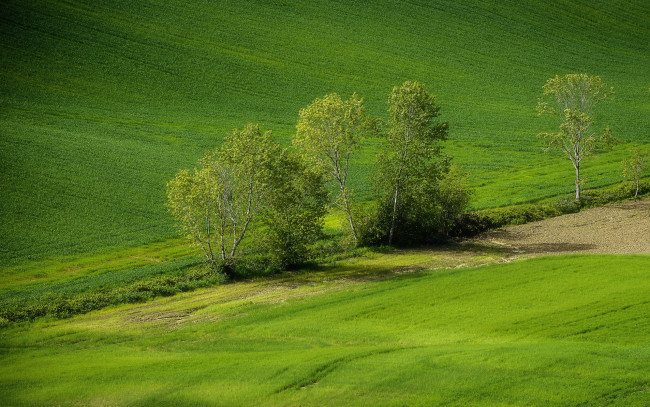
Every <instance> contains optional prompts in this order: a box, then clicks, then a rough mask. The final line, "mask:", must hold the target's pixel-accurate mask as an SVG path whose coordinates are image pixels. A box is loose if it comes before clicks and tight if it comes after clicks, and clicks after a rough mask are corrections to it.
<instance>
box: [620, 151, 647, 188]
mask: <svg viewBox="0 0 650 407" xmlns="http://www.w3.org/2000/svg"><path fill="white" fill-rule="evenodd" d="M622 165H623V177H625V179H627V180H629V181H631V182H633V183H634V184H635V186H636V191H635V192H634V199H636V198H637V197H638V196H639V182H640V181H641V177H642V175H643V173H644V172H645V171H646V170H647V169H648V154H647V153H646V154H642V153H641V151H640V150H639V148H638V147H636V148H634V149H633V150H632V155H631V156H630V157H629V158H626V159H625V160H623V162H622Z"/></svg>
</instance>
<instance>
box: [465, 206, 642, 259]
mask: <svg viewBox="0 0 650 407" xmlns="http://www.w3.org/2000/svg"><path fill="white" fill-rule="evenodd" d="M478 240H479V241H483V242H489V243H493V244H497V245H499V246H503V247H506V248H510V249H512V250H513V252H515V253H516V254H519V255H521V256H523V257H532V256H542V255H553V254H570V253H585V254H650V198H646V199H643V200H639V201H629V202H624V203H619V204H611V205H607V206H603V207H600V208H594V209H589V210H585V211H582V212H580V213H574V214H570V215H564V216H559V217H557V218H552V219H547V220H543V221H539V222H533V223H528V224H525V225H517V226H509V227H505V228H502V229H498V230H495V231H492V232H488V233H485V234H483V235H481V236H479V238H478Z"/></svg>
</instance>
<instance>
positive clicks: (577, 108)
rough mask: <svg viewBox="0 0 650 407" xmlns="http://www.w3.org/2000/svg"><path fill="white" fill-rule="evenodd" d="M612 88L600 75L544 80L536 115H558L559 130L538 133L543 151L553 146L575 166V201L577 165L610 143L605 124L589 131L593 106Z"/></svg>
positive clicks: (579, 181) (579, 180) (566, 76)
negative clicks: (597, 130)
mask: <svg viewBox="0 0 650 407" xmlns="http://www.w3.org/2000/svg"><path fill="white" fill-rule="evenodd" d="M611 93H613V88H610V89H609V90H607V89H606V85H605V82H603V80H602V79H601V77H600V76H589V75H587V74H568V75H565V76H563V77H560V76H556V77H555V78H550V79H549V80H548V81H546V84H545V85H544V87H543V95H542V97H541V98H540V100H539V103H538V105H537V110H538V112H539V114H540V115H541V114H545V113H548V114H552V115H556V116H558V117H560V119H561V123H560V131H559V132H557V133H542V134H539V135H538V137H540V138H542V139H544V141H545V144H546V146H547V150H549V149H552V148H557V149H559V150H560V151H562V152H563V153H564V155H565V156H566V157H567V158H568V159H569V160H570V161H571V164H573V168H574V169H575V189H576V200H578V201H579V200H580V186H581V179H580V166H581V164H582V160H583V159H584V158H585V157H587V156H589V155H590V154H592V153H593V152H594V151H595V150H596V148H597V147H598V146H599V145H601V144H603V143H604V144H607V145H611V143H613V142H614V138H613V137H612V134H611V129H610V128H609V127H606V128H605V131H604V132H603V134H602V135H600V136H596V135H595V133H594V132H593V131H592V125H593V109H594V107H595V106H596V105H598V104H599V103H600V102H602V101H603V100H605V99H606V98H607V97H608V96H609V95H610V94H611Z"/></svg>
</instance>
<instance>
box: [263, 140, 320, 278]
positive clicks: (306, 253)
mask: <svg viewBox="0 0 650 407" xmlns="http://www.w3.org/2000/svg"><path fill="white" fill-rule="evenodd" d="M278 164H279V168H278V169H277V171H275V174H276V176H277V177H278V178H277V179H276V180H275V182H274V184H273V185H274V188H273V191H272V193H270V194H269V198H268V199H269V202H268V206H267V207H266V208H265V209H264V213H263V214H262V222H263V223H264V225H266V229H265V230H263V231H262V233H261V236H260V240H261V241H262V247H263V250H264V251H265V252H267V253H268V254H270V257H271V258H270V259H269V260H270V263H271V264H274V265H276V266H277V267H278V268H286V267H292V266H295V265H299V264H302V263H304V262H306V261H308V260H310V259H311V258H312V257H313V256H312V253H311V247H312V246H313V245H314V243H315V242H316V240H317V239H318V238H320V237H321V236H322V233H323V218H324V217H325V215H326V213H327V206H326V205H327V202H328V198H329V197H328V194H327V190H326V189H325V178H324V176H323V174H322V173H321V172H319V171H315V170H314V169H313V168H311V167H309V166H308V165H306V164H305V163H304V162H303V161H302V160H301V159H300V158H299V157H298V156H297V155H296V154H293V153H290V152H286V153H285V154H284V155H283V156H282V157H281V158H280V160H279V163H278Z"/></svg>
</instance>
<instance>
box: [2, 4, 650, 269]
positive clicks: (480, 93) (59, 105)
mask: <svg viewBox="0 0 650 407" xmlns="http://www.w3.org/2000/svg"><path fill="white" fill-rule="evenodd" d="M0 36H1V38H2V46H1V47H0V63H1V64H2V65H1V69H0V112H1V114H0V188H1V189H2V194H1V197H0V236H2V238H0V264H9V263H20V262H22V261H24V260H25V259H30V258H44V257H48V256H52V255H62V254H71V253H83V252H88V251H96V250H98V249H101V248H104V247H108V246H117V247H123V246H132V245H137V244H143V243H150V242H155V241H159V240H163V239H167V238H170V237H173V236H174V235H175V233H174V229H173V221H172V219H171V217H170V216H169V215H168V214H167V212H166V209H165V207H164V202H165V196H164V189H165V187H164V186H165V182H166V181H167V180H168V179H170V178H171V177H172V176H173V174H174V173H175V172H176V171H177V170H178V169H180V168H187V167H190V166H192V165H194V163H195V161H196V160H197V159H198V158H199V157H200V156H201V155H202V153H203V151H204V150H205V149H208V148H213V147H214V146H216V145H218V144H219V143H220V141H221V140H222V138H223V136H224V134H226V132H228V131H230V130H231V129H232V128H234V127H242V126H243V125H244V124H246V123H248V122H255V123H260V124H261V125H262V127H264V128H265V129H272V130H274V131H275V132H276V133H277V134H278V135H279V136H280V137H281V138H282V139H283V140H284V141H288V140H289V139H290V136H291V134H292V132H293V131H294V126H295V122H296V119H297V113H298V110H299V109H300V108H301V107H303V106H305V105H307V104H308V103H309V102H310V101H311V100H313V99H314V98H316V97H320V96H322V95H324V94H325V93H327V92H338V93H340V94H342V95H343V96H347V95H349V94H350V93H352V92H353V91H356V92H358V93H359V94H360V95H362V96H364V97H365V98H366V104H367V106H368V108H369V110H370V111H371V112H372V113H373V114H376V115H379V116H383V115H385V113H384V112H385V110H386V105H385V100H386V98H387V95H388V93H389V91H390V90H391V88H392V87H393V86H395V85H398V84H401V83H402V82H403V81H404V80H418V81H421V82H424V83H426V84H427V85H428V86H429V89H430V90H431V91H432V92H433V93H434V94H436V95H437V96H438V102H439V103H440V104H441V105H442V107H443V110H442V117H443V119H444V120H448V121H449V122H450V124H451V139H452V140H451V141H450V142H449V145H448V152H449V153H450V154H452V155H454V156H455V157H456V162H457V163H460V164H462V165H463V167H464V168H465V169H466V170H467V171H468V172H469V174H470V176H471V180H472V183H473V185H475V186H476V187H477V194H476V201H475V207H477V208H484V207H493V206H499V205H504V204H510V203H516V202H522V201H528V200H534V199H540V198H544V197H550V196H556V195H560V194H564V193H568V192H570V191H571V188H572V178H571V177H572V169H571V167H570V164H569V163H568V162H565V160H564V159H563V158H561V157H560V156H559V155H543V154H541V152H540V149H541V148H540V145H539V144H538V142H537V140H536V139H535V137H534V136H535V134H537V133H539V132H542V131H548V130H552V129H553V128H554V124H553V123H552V122H551V121H549V120H547V119H540V118H537V117H536V116H535V111H534V107H535V105H536V100H537V97H538V96H539V94H540V92H541V86H542V85H543V84H544V82H545V81H546V79H547V78H549V77H551V76H554V75H556V74H564V73H570V72H587V73H590V74H597V75H601V76H602V77H603V78H604V79H605V81H606V82H607V83H608V84H609V85H612V86H614V87H615V88H616V90H617V95H616V98H615V99H614V100H613V101H611V102H609V103H607V105H606V106H605V105H603V109H602V110H601V111H600V113H599V115H598V117H597V119H598V120H599V123H598V124H599V126H601V127H604V126H605V125H606V124H610V125H611V126H612V128H613V129H614V131H615V134H616V135H617V136H618V137H619V138H621V139H622V140H623V141H624V142H625V143H630V142H640V143H646V144H648V140H647V129H648V128H649V127H650V126H649V124H650V115H649V113H650V94H649V93H648V88H649V87H650V83H649V82H648V78H649V77H650V45H649V44H650V41H648V38H650V7H649V6H648V4H647V2H645V1H595V2H594V1H560V2H553V3H548V2H543V1H535V0H528V1H502V2H497V3H495V2H491V1H470V2H457V1H451V0H449V1H446V0H445V1H439V2H435V3H433V2H425V1H410V2H389V1H373V2H346V1H341V2H331V1H328V2H325V1H310V2H303V1H293V0H287V1H283V2H277V1H255V2H250V3H242V2H239V1H219V2H200V1H175V0H170V1H165V2H150V1H137V2H133V1H92V2H91V1H79V0H73V1H42V0H34V1H30V2H24V1H15V0H9V1H3V2H2V3H0ZM376 143H377V142H376V141H375V140H369V141H368V143H367V144H368V149H367V150H366V153H365V154H364V155H363V156H362V157H360V159H359V160H360V164H361V165H360V167H359V169H358V172H357V173H356V174H355V180H354V181H355V189H356V190H357V192H358V193H359V195H360V196H362V197H364V196H365V197H367V196H368V193H369V191H368V189H367V187H366V183H365V181H366V178H367V175H368V174H369V171H370V170H371V166H372V159H373V157H374V150H373V148H374V146H376ZM624 150H625V146H621V147H618V149H617V150H616V151H614V152H612V153H607V154H602V155H600V157H599V158H598V160H592V161H591V163H588V164H587V165H586V166H585V170H584V173H585V175H587V176H588V177H590V181H589V184H588V185H591V186H598V185H605V184H610V183H613V182H618V181H619V180H620V175H619V173H620V168H619V164H618V163H619V162H620V160H621V159H622V158H623V156H624Z"/></svg>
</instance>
